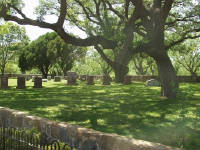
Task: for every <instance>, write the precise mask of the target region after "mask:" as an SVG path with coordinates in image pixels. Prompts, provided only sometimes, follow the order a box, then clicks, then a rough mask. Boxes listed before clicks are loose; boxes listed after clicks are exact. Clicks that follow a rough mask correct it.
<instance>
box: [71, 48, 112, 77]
mask: <svg viewBox="0 0 200 150" xmlns="http://www.w3.org/2000/svg"><path fill="white" fill-rule="evenodd" d="M107 54H108V55H109V51H107ZM72 70H74V71H76V72H77V73H79V74H93V75H103V74H104V75H109V74H110V73H111V72H112V68H111V67H110V66H109V65H108V64H107V63H106V62H105V61H104V60H103V59H102V58H101V56H100V55H99V54H98V53H97V52H96V51H94V50H93V49H91V50H88V52H87V55H86V57H84V58H83V59H80V60H78V61H75V64H74V67H73V68H72Z"/></svg>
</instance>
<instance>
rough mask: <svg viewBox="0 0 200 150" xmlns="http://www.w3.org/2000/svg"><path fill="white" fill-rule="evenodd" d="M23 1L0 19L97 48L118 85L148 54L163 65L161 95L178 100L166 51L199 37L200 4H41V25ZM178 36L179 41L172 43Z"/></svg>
mask: <svg viewBox="0 0 200 150" xmlns="http://www.w3.org/2000/svg"><path fill="white" fill-rule="evenodd" d="M22 2H23V1H22V0H18V1H16V0H8V1H2V4H1V6H0V11H1V13H0V17H3V18H4V19H5V20H10V21H15V22H17V23H19V24H30V25H35V26H40V27H43V28H50V29H52V30H54V31H56V32H57V33H58V34H59V35H60V36H61V38H63V40H64V41H65V42H66V43H71V44H73V45H78V46H95V48H96V49H97V51H98V52H99V53H100V55H101V56H102V58H104V60H105V61H106V62H107V63H108V64H109V65H110V66H111V67H112V68H113V70H114V72H115V78H116V81H117V82H122V81H123V78H124V76H125V75H126V74H127V72H128V67H127V65H128V63H129V62H130V60H131V59H132V57H133V55H134V54H135V53H138V52H145V53H147V54H148V55H149V56H151V57H152V58H154V60H155V61H156V64H157V66H158V73H159V76H160V81H161V85H162V95H163V96H167V97H169V98H174V97H176V93H177V89H178V81H177V79H176V73H175V70H174V68H173V65H172V63H171V60H170V59H169V56H168V54H167V52H168V50H169V49H170V48H171V47H173V46H175V45H177V44H179V43H181V42H183V41H184V40H186V39H195V38H197V37H199V31H200V29H199V11H198V10H199V4H198V1H195V0H194V1H189V0H176V1H175V0H151V1H147V0H124V1H122V0H109V1H108V0H74V1H72V0H68V1H66V0H59V1H56V0H51V1H44V0H41V1H40V2H41V5H40V8H38V9H37V12H38V14H39V15H38V18H37V19H36V20H33V19H31V18H28V17H27V16H26V15H25V14H24V13H23V12H22V7H23V3H22ZM45 3H46V4H48V5H46V4H45ZM16 14H17V15H16ZM49 14H54V15H56V16H58V17H57V18H58V19H57V21H56V22H55V23H48V22H45V15H49ZM19 16H20V17H19ZM65 22H70V23H72V24H73V25H76V26H77V27H79V28H80V29H81V30H83V31H85V32H86V33H87V38H85V39H81V38H77V37H74V36H72V35H70V34H69V33H68V32H66V30H65V29H66V28H67V27H64V23H65ZM166 34H167V35H168V36H166ZM137 36H140V37H141V38H140V40H139V41H138V40H136V39H135V38H134V37H137ZM174 36H176V38H170V37H174ZM104 49H111V51H113V55H114V60H112V59H110V58H109V57H108V56H107V55H106V54H105V53H104Z"/></svg>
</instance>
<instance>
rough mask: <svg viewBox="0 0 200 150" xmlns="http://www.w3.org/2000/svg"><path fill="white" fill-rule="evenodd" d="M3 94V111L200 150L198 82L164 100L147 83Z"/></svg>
mask: <svg viewBox="0 0 200 150" xmlns="http://www.w3.org/2000/svg"><path fill="white" fill-rule="evenodd" d="M16 82H17V81H16V79H9V85H10V88H9V89H6V90H2V89H1V90H0V106H4V107H9V108H12V109H16V110H20V111H24V112H28V113H29V114H31V115H37V116H40V117H45V118H49V119H51V120H57V121H65V122H69V123H72V124H78V125H81V126H84V127H87V128H93V129H95V130H98V131H103V132H107V133H117V134H120V135H124V136H127V137H132V138H137V139H142V140H148V141H153V142H158V143H162V144H166V145H171V146H176V147H182V146H184V147H185V148H186V149H187V150H199V149H200V83H193V84H192V83H190V84H189V83H182V84H180V91H179V93H178V98H177V99H173V100H167V99H166V98H163V97H160V88H158V87H146V86H145V83H142V82H133V83H132V84H131V85H126V86H125V85H120V84H115V83H112V85H110V86H103V85H101V84H100V82H98V83H97V84H96V85H92V86H87V85H85V83H84V82H79V83H78V85H77V86H68V85H66V81H64V80H63V81H62V82H59V83H58V82H53V81H51V82H47V83H43V88H41V89H34V88H32V87H33V82H31V81H27V82H26V85H27V88H26V89H23V90H20V89H16V88H15V87H16V84H17V83H16Z"/></svg>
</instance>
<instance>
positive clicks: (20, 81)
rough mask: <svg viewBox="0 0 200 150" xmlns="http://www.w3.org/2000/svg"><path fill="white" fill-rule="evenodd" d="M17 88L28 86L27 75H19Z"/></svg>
mask: <svg viewBox="0 0 200 150" xmlns="http://www.w3.org/2000/svg"><path fill="white" fill-rule="evenodd" d="M17 88H18V89H25V88H26V79H25V77H18V78H17Z"/></svg>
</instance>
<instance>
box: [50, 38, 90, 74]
mask: <svg viewBox="0 0 200 150" xmlns="http://www.w3.org/2000/svg"><path fill="white" fill-rule="evenodd" d="M48 48H49V49H51V50H52V51H53V52H54V53H55V54H56V64H55V65H54V66H53V68H55V67H56V69H58V68H60V70H61V72H62V75H66V74H67V71H69V70H70V69H71V68H72V67H73V63H74V61H75V60H76V61H78V60H80V59H81V58H83V57H84V56H85V55H86V52H87V49H86V48H82V47H77V46H72V45H71V44H66V43H65V42H64V41H63V40H62V39H61V38H60V37H59V36H57V37H56V38H55V39H54V40H51V41H50V42H49V43H48ZM53 70H55V69H53ZM56 74H60V71H58V70H57V73H56Z"/></svg>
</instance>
